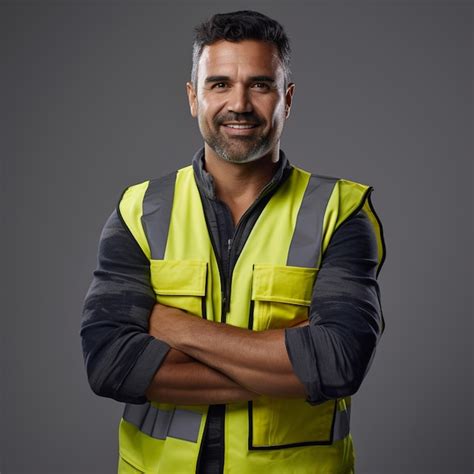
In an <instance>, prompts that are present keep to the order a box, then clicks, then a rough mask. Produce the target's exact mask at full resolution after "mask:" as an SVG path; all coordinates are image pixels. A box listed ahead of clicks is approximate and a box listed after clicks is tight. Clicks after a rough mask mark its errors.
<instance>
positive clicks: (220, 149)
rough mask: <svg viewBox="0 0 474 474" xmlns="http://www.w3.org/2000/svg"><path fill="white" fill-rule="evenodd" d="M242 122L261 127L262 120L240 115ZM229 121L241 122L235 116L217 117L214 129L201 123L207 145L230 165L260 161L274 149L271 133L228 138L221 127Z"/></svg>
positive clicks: (213, 123)
mask: <svg viewBox="0 0 474 474" xmlns="http://www.w3.org/2000/svg"><path fill="white" fill-rule="evenodd" d="M239 115H240V121H248V122H252V123H257V124H258V125H259V126H260V125H261V123H262V122H261V120H259V119H258V118H257V117H255V116H253V115H252V116H249V115H247V114H245V115H244V114H239ZM227 121H229V122H230V121H239V118H236V117H235V115H234V116H232V117H230V116H228V115H227V116H226V117H215V118H214V120H213V121H212V129H211V128H209V127H208V126H207V124H203V123H200V124H199V128H200V130H201V135H202V137H203V139H204V141H205V142H206V143H207V145H208V146H209V147H210V148H211V149H212V150H213V151H214V153H216V155H217V156H219V157H220V158H222V159H223V160H224V161H227V162H229V163H249V162H251V161H255V160H258V159H259V158H261V157H262V156H264V155H265V154H266V153H268V151H269V150H270V149H271V148H272V145H273V143H272V137H271V134H270V133H255V134H252V135H248V136H244V135H242V136H238V135H236V136H233V137H227V136H225V135H224V133H223V132H221V125H222V124H223V123H224V122H227Z"/></svg>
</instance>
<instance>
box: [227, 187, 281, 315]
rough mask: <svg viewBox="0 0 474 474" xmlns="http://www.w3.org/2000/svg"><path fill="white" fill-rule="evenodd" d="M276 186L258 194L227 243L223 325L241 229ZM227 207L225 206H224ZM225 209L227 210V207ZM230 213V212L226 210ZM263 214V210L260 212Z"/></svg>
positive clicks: (228, 307)
mask: <svg viewBox="0 0 474 474" xmlns="http://www.w3.org/2000/svg"><path fill="white" fill-rule="evenodd" d="M275 186H276V183H274V182H273V180H272V181H270V183H268V184H267V185H266V186H265V187H264V188H263V189H262V191H261V192H260V194H259V195H258V197H257V199H256V200H255V201H254V202H253V204H252V205H251V206H250V207H249V208H248V209H247V210H246V211H245V212H244V214H243V215H242V217H241V218H240V220H239V222H238V224H237V227H236V229H235V231H234V235H233V237H232V238H231V239H229V240H228V241H227V255H228V261H229V267H228V273H227V275H226V278H225V281H226V285H225V293H224V294H223V298H222V316H221V322H223V323H225V322H226V319H227V313H228V312H229V311H230V297H231V291H232V274H233V272H234V267H235V264H236V263H237V258H235V257H236V255H235V254H236V250H235V249H236V248H238V246H239V244H240V240H241V239H242V233H243V229H245V225H244V224H246V223H247V221H248V219H249V216H250V215H251V213H252V212H253V211H254V210H255V209H256V207H257V206H258V205H259V204H260V203H261V202H262V200H263V198H264V197H265V196H266V195H267V194H268V193H269V192H270V191H271V190H272V189H273V188H274V187H275ZM226 207H227V206H226ZM227 209H229V208H228V207H227ZM228 212H230V210H228ZM262 212H263V210H262Z"/></svg>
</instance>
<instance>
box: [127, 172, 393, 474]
mask: <svg viewBox="0 0 474 474" xmlns="http://www.w3.org/2000/svg"><path fill="white" fill-rule="evenodd" d="M371 191H372V188H371V187H370V186H365V185H362V184H359V183H355V182H352V181H347V180H343V179H336V178H329V177H322V176H315V175H311V174H310V173H308V172H306V171H304V170H301V169H299V168H296V167H293V169H292V170H291V174H290V176H289V177H288V179H287V180H286V181H285V182H284V183H283V184H281V185H280V187H279V188H278V189H277V190H276V192H275V193H274V195H273V196H272V197H271V199H270V200H269V202H268V203H267V204H266V206H265V208H264V210H263V211H262V213H261V214H260V216H259V218H258V220H257V221H256V223H255V225H254V228H253V229H252V231H251V233H250V235H249V236H248V239H247V241H246V243H245V245H244V247H243V249H242V251H241V253H240V256H239V258H238V260H237V262H236V264H235V267H234V270H233V275H232V282H231V291H230V295H231V298H230V304H229V305H228V308H227V310H228V312H227V311H223V310H222V306H223V305H222V303H223V302H222V290H223V289H222V288H221V279H220V273H219V268H218V264H217V260H216V256H215V253H214V250H213V246H212V242H211V239H210V236H209V232H208V229H207V225H206V220H205V216H204V211H203V207H202V203H201V198H200V195H199V191H198V188H197V185H196V182H195V179H194V174H193V169H192V167H191V166H188V167H186V168H183V169H180V170H179V171H178V172H177V173H176V174H173V175H169V176H167V177H165V178H160V179H157V180H153V181H147V182H144V183H141V184H138V185H135V186H131V187H130V188H128V189H127V190H126V192H125V193H124V195H123V196H122V199H121V201H120V204H119V211H120V214H121V215H122V218H123V220H124V222H125V223H126V225H127V226H128V228H129V229H130V231H131V233H132V234H133V236H134V237H135V239H136V240H137V242H138V244H139V245H140V247H141V248H142V250H143V252H144V253H145V255H147V257H148V258H149V259H150V272H151V284H152V286H153V288H154V291H155V293H156V299H157V301H158V302H160V303H162V304H165V305H169V306H173V307H177V308H180V309H183V310H186V311H188V312H190V313H192V314H195V315H196V316H200V317H205V318H206V319H208V320H210V321H218V322H224V321H225V323H226V324H231V325H233V326H237V327H241V328H248V329H253V330H255V331H261V330H265V329H274V328H285V327H288V326H291V325H294V324H296V323H297V322H299V321H302V320H304V319H307V318H308V314H309V306H310V303H311V296H312V289H313V285H314V282H315V279H316V278H317V273H318V268H319V265H320V262H321V258H322V255H323V254H324V252H325V250H326V248H327V246H328V244H329V242H330V240H331V236H332V235H333V233H334V232H335V230H336V229H337V228H338V227H339V226H340V225H341V224H342V222H344V221H345V220H346V219H347V218H349V217H350V216H351V215H353V214H355V213H356V212H358V211H359V210H360V209H363V210H364V211H365V213H366V214H367V216H368V217H369V219H370V221H371V223H372V224H373V227H374V230H375V234H376V236H377V239H378V249H379V266H380V265H381V263H382V260H383V256H384V248H383V237H382V233H381V226H380V223H379V221H378V219H377V216H376V215H375V213H374V212H373V209H372V206H371V203H370V192H371ZM225 408H226V410H225V439H224V446H225V448H224V449H225V452H224V473H235V474H254V473H260V472H265V473H266V474H272V473H275V474H282V473H297V474H306V473H307V474H309V473H311V474H314V473H318V474H319V473H331V474H335V473H341V474H343V473H344V474H346V473H350V472H352V471H353V465H354V454H353V446H352V439H351V435H350V434H349V415H350V413H349V411H350V397H346V398H342V399H337V400H329V401H326V402H324V403H321V404H318V405H310V404H309V403H308V402H306V401H305V400H303V399H281V398H272V397H267V396H261V397H260V398H259V399H257V400H254V401H248V402H237V403H229V404H227V405H226V407H225ZM207 411H208V405H188V406H183V405H179V406H177V405H172V404H167V403H157V402H151V403H146V404H144V405H132V404H129V405H127V406H126V408H125V411H124V415H123V418H122V420H121V423H120V430H119V438H120V461H119V472H120V473H122V474H124V473H137V472H145V473H160V474H161V473H164V474H170V473H177V474H181V473H183V474H186V473H194V472H196V466H197V462H198V458H199V453H200V449H201V442H202V438H203V431H204V426H205V423H206V416H207Z"/></svg>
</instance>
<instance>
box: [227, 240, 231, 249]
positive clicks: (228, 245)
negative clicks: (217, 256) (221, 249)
mask: <svg viewBox="0 0 474 474" xmlns="http://www.w3.org/2000/svg"><path fill="white" fill-rule="evenodd" d="M231 248H232V239H228V240H227V252H230V249H231Z"/></svg>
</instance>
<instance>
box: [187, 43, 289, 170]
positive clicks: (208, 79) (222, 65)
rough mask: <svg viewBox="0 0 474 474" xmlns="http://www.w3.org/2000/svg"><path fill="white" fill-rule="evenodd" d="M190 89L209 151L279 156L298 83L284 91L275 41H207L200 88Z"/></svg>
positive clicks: (249, 157) (237, 159) (231, 158)
mask: <svg viewBox="0 0 474 474" xmlns="http://www.w3.org/2000/svg"><path fill="white" fill-rule="evenodd" d="M186 88H187V93H188V99H189V105H190V109H191V115H192V116H193V117H197V119H198V124H199V129H200V131H201V135H202V136H203V138H204V142H205V145H204V146H205V154H206V155H207V156H208V155H209V154H213V155H215V156H216V157H219V158H221V159H223V160H225V161H228V162H231V163H248V162H250V161H254V160H258V159H259V158H262V157H264V156H272V157H275V156H276V157H277V156H278V151H279V141H280V135H281V132H282V131H283V125H284V122H285V119H286V118H287V117H288V116H289V112H290V107H291V99H292V95H293V91H294V84H289V85H288V87H287V88H286V90H285V85H284V72H283V68H282V65H281V62H280V59H279V57H278V52H277V49H276V46H275V45H273V44H271V43H267V42H263V41H254V40H245V41H240V42H237V43H236V42H230V41H224V40H221V41H218V42H216V43H214V44H211V45H208V46H205V47H204V49H203V51H202V55H201V58H200V60H199V65H198V74H197V87H196V88H197V90H195V88H194V87H193V85H192V84H191V83H189V82H188V83H187V84H186Z"/></svg>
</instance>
